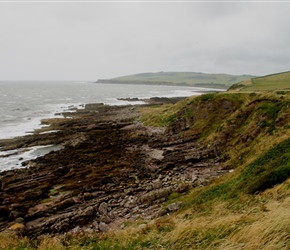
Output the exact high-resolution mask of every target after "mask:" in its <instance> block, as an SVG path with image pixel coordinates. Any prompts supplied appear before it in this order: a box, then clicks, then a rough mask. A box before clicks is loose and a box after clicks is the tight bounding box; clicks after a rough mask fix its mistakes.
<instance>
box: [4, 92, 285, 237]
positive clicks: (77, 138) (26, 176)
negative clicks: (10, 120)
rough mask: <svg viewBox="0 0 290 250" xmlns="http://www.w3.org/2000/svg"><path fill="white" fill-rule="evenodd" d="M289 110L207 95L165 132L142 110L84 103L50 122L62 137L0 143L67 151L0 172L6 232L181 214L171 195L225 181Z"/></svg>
mask: <svg viewBox="0 0 290 250" xmlns="http://www.w3.org/2000/svg"><path fill="white" fill-rule="evenodd" d="M282 104H283V103H281V104H279V102H277V101H276V99H271V98H263V99H261V98H258V97H257V96H251V95H238V94H237V95H230V96H227V95H226V94H223V95H214V94H208V95H204V96H203V97H200V98H190V99H187V100H185V105H184V107H183V108H182V109H180V110H179V112H178V113H177V114H176V118H175V120H174V121H173V122H172V123H171V124H170V125H169V126H168V127H167V128H156V127H150V126H145V125H144V124H143V123H140V122H138V118H139V116H140V113H139V111H138V110H137V106H123V107H114V106H105V105H101V104H95V105H87V106H86V108H85V109H84V110H78V111H77V112H76V113H73V114H72V113H70V114H69V115H70V116H72V115H73V119H70V118H64V119H56V120H53V119H52V120H50V121H47V122H49V123H50V124H51V127H50V129H51V130H54V131H55V130H57V131H58V132H55V133H47V134H43V133H38V134H37V133H36V134H35V135H30V136H26V137H22V138H16V139H11V140H2V141H0V146H1V147H2V149H5V148H6V149H13V148H19V147H27V146H34V145H48V144H61V145H63V149H61V150H59V151H55V152H51V153H49V154H47V155H45V156H43V157H39V158H37V159H35V160H31V161H28V162H25V163H24V165H25V166H26V167H27V168H24V169H18V170H13V171H6V172H2V173H0V178H1V179H0V202H1V205H0V211H1V213H0V217H1V218H0V230H1V231H4V230H10V231H11V230H16V231H19V232H20V233H21V234H23V235H29V236H33V235H39V234H44V233H49V234H56V233H65V232H66V233H72V234H73V233H78V232H83V231H84V232H100V231H101V232H106V231H108V230H110V229H116V228H120V227H121V228H122V225H123V224H122V223H123V222H126V221H129V220H133V221H134V220H137V219H139V220H140V219H143V220H149V219H152V218H156V217H159V216H162V215H164V214H167V213H170V212H173V211H176V210H178V209H179V208H180V207H181V206H182V203H180V202H179V203H176V202H172V203H170V199H171V197H172V196H176V195H182V194H185V193H186V192H187V191H188V190H190V189H192V188H193V187H196V186H199V185H206V184H207V183H208V181H209V180H211V179H213V178H217V177H219V176H221V175H223V174H226V173H228V172H229V171H231V170H232V169H233V168H235V167H236V166H237V165H238V164H240V162H242V161H245V158H246V156H247V154H248V153H249V150H253V148H252V147H253V145H254V144H253V142H254V141H255V140H257V139H259V136H271V133H273V131H278V132H279V128H284V127H285V126H287V125H288V123H289V120H290V118H289V117H290V115H289V114H288V113H287V112H288V111H287V110H288V109H287V105H286V103H284V104H285V105H286V106H285V105H284V104H283V105H282ZM139 107H140V106H139ZM269 107H271V110H273V108H274V107H276V108H279V110H278V109H277V110H276V111H275V112H274V113H273V112H272V111H269ZM237 151H238V153H236V154H234V152H237ZM253 152H254V150H253ZM165 201H167V203H166V205H164V202H165Z"/></svg>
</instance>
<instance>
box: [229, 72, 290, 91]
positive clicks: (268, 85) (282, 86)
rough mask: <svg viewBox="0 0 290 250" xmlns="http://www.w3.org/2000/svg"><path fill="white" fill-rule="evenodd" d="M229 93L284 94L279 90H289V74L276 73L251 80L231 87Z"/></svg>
mask: <svg viewBox="0 0 290 250" xmlns="http://www.w3.org/2000/svg"><path fill="white" fill-rule="evenodd" d="M229 90H230V91H237V90H238V91H247V92H249V91H251V92H254V91H277V93H280V94H285V92H283V93H282V92H281V90H288V91H289V90H290V72H283V73H277V74H273V75H267V76H262V77H255V78H252V79H251V81H250V82H249V81H243V82H240V83H238V84H235V85H233V86H232V87H231V88H230V89H229Z"/></svg>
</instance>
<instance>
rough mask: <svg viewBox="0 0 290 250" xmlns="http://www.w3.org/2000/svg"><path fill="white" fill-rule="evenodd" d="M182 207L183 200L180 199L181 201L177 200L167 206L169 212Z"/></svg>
mask: <svg viewBox="0 0 290 250" xmlns="http://www.w3.org/2000/svg"><path fill="white" fill-rule="evenodd" d="M181 207H182V202H181V201H179V202H177V203H172V204H169V205H168V206H167V210H168V211H169V212H174V211H177V210H178V209H180V208H181Z"/></svg>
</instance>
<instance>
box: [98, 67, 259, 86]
mask: <svg viewBox="0 0 290 250" xmlns="http://www.w3.org/2000/svg"><path fill="white" fill-rule="evenodd" d="M253 77H255V76H251V75H228V74H205V73H200V72H163V71H162V72H158V73H140V74H135V75H128V76H121V77H116V78H112V79H99V80H98V81H97V83H119V84H148V85H175V86H176V85H180V86H193V87H207V88H222V89H228V88H229V87H231V86H232V85H233V84H236V83H239V82H242V81H245V80H250V79H251V78H253Z"/></svg>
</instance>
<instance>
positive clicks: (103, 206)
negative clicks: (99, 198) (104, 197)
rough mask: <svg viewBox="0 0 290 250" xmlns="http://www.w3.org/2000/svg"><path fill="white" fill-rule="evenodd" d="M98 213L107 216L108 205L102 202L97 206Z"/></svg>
mask: <svg viewBox="0 0 290 250" xmlns="http://www.w3.org/2000/svg"><path fill="white" fill-rule="evenodd" d="M99 213H100V214H101V215H107V213H108V204H107V203H106V202H102V203H101V204H100V206H99Z"/></svg>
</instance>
